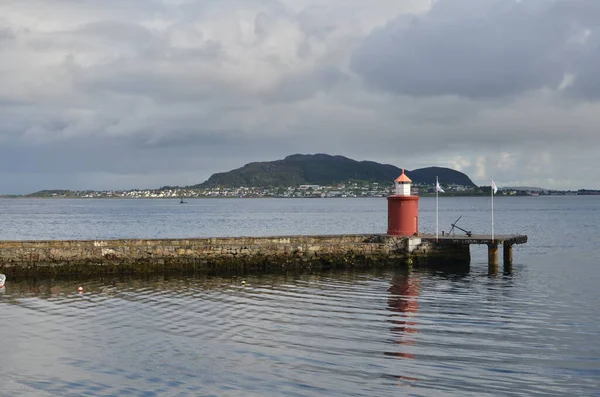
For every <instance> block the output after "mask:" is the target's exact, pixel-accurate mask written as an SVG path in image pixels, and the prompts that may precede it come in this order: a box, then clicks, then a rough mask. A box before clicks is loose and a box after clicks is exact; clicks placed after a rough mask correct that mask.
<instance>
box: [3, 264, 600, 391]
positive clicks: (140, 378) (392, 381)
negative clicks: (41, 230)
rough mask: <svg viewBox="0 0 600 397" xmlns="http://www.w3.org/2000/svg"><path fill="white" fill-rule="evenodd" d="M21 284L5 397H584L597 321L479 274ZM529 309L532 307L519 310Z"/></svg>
mask: <svg viewBox="0 0 600 397" xmlns="http://www.w3.org/2000/svg"><path fill="white" fill-rule="evenodd" d="M246 281H247V282H246V284H245V285H242V283H241V280H240V279H238V278H232V279H225V278H199V279H184V278H170V279H166V278H156V279H149V280H139V279H129V280H97V281H91V282H88V283H86V284H85V286H84V291H85V292H84V293H83V294H79V293H77V285H76V284H74V283H69V282H59V283H53V282H46V283H42V284H35V285H32V284H28V283H26V282H24V283H12V284H9V285H8V286H7V290H6V291H5V292H4V293H3V294H2V295H0V309H1V310H2V319H3V322H4V324H5V325H7V324H9V325H10V326H9V327H6V326H5V327H3V328H1V329H0V338H1V339H2V340H3V341H7V340H8V341H11V343H10V344H7V345H6V347H5V349H4V350H5V351H4V352H3V355H2V357H3V363H4V364H6V365H3V368H9V369H8V370H4V373H5V374H6V375H7V377H8V378H9V379H10V381H9V382H8V383H7V384H4V385H3V389H2V391H1V392H0V395H1V394H2V393H5V394H6V395H11V396H13V395H14V396H17V395H40V396H50V395H64V396H71V395H72V396H75V395H88V396H109V395H134V396H158V395H178V396H196V395H232V396H236V395H240V396H241V395H244V396H249V395H256V396H258V395H260V396H265V395H278V396H279V395H289V396H300V395H302V396H305V395H315V396H316V395H328V396H348V395H352V396H367V395H369V396H372V395H390V394H392V393H409V394H410V395H415V396H422V395H428V396H430V395H447V394H460V395H478V396H481V395H490V396H491V395H494V396H497V395H524V394H525V395H531V394H537V395H586V393H587V394H590V393H591V392H593V391H595V390H597V389H598V387H600V382H599V381H598V379H600V370H598V368H600V365H599V364H600V362H599V361H600V360H599V356H600V354H599V353H600V351H599V350H598V349H599V348H598V346H600V343H598V342H600V340H599V337H598V333H597V328H595V326H597V319H593V318H592V319H590V318H588V317H586V319H587V320H586V321H587V322H582V318H581V317H580V316H578V315H576V314H574V313H573V311H572V310H570V306H569V305H568V304H566V303H565V302H561V301H560V300H555V301H551V300H550V301H547V300H546V299H545V298H546V295H545V293H544V292H541V293H540V294H532V293H531V290H530V289H528V286H527V284H526V283H522V282H519V280H515V278H514V277H506V278H490V277H487V276H483V275H482V274H480V273H478V272H472V273H471V274H461V275H457V274H447V275H442V274H438V273H435V272H425V271H423V272H419V271H414V272H383V273H381V272H379V273H373V274H372V273H352V272H343V273H332V274H322V275H299V276H254V277H249V278H248V279H246ZM525 296H526V297H527V299H524V297H525Z"/></svg>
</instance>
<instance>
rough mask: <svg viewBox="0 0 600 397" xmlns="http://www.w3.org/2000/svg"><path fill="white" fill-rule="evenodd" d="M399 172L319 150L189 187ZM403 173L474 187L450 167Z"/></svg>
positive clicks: (372, 177) (376, 177) (386, 176)
mask: <svg viewBox="0 0 600 397" xmlns="http://www.w3.org/2000/svg"><path fill="white" fill-rule="evenodd" d="M401 172H402V170H401V169H400V168H398V167H396V166H393V165H389V164H380V163H376V162H373V161H356V160H352V159H349V158H347V157H343V156H331V155H328V154H322V153H319V154H313V155H310V154H294V155H291V156H288V157H286V158H284V159H283V160H275V161H267V162H256V163H249V164H246V165H245V166H243V167H241V168H238V169H235V170H232V171H228V172H221V173H217V174H213V175H212V176H211V177H210V178H209V179H208V180H207V181H206V182H204V183H201V184H199V185H194V186H191V187H192V188H194V187H201V188H207V187H237V186H249V187H269V186H297V185H303V184H311V185H332V184H336V183H341V182H348V181H368V182H379V183H391V182H392V181H393V180H394V179H396V177H398V175H400V173H401ZM406 174H407V175H408V176H409V177H410V178H411V179H412V180H413V182H414V183H415V184H419V183H422V184H433V183H435V178H436V176H437V177H438V178H439V180H440V182H441V183H443V184H445V185H447V184H457V185H463V186H472V187H474V186H476V185H475V184H474V183H473V181H471V179H470V178H469V177H468V176H467V175H465V174H463V173H462V172H459V171H455V170H452V169H450V168H443V167H427V168H420V169H416V170H413V171H406Z"/></svg>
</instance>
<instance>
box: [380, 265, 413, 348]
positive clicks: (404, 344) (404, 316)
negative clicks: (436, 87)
mask: <svg viewBox="0 0 600 397" xmlns="http://www.w3.org/2000/svg"><path fill="white" fill-rule="evenodd" d="M419 289H420V280H419V277H418V276H417V275H416V274H413V273H410V272H407V273H404V274H397V275H394V277H393V279H392V285H391V286H390V288H389V289H388V291H389V292H390V297H389V299H388V310H389V311H390V312H392V314H391V315H390V317H391V318H390V320H389V322H390V323H391V324H392V327H391V331H392V335H393V342H394V343H395V344H397V345H399V347H400V349H397V351H395V352H386V353H385V354H386V355H388V356H396V357H401V358H409V359H413V358H415V355H414V353H413V352H412V346H413V345H414V344H415V334H416V333H417V332H419V330H418V324H417V313H418V311H419Z"/></svg>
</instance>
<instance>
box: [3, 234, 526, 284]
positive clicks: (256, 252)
mask: <svg viewBox="0 0 600 397" xmlns="http://www.w3.org/2000/svg"><path fill="white" fill-rule="evenodd" d="M526 241H527V236H495V237H494V240H491V236H489V238H488V237H487V236H471V237H462V236H444V237H440V238H438V239H437V241H436V239H435V236H431V235H422V236H419V235H417V236H410V237H405V236H390V235H386V234H360V235H354V234H352V235H316V236H274V237H220V238H193V239H125V240H68V241H0V273H4V274H6V275H7V276H9V277H19V276H22V277H31V276H50V277H57V276H77V275H102V274H147V273H158V272H181V273H183V272H210V273H231V272H236V273H242V272H250V271H288V270H319V269H330V268H373V267H389V266H427V265H439V266H450V265H468V264H469V262H470V250H469V247H470V245H472V244H487V245H488V247H490V249H492V247H496V248H495V250H496V251H495V252H496V254H495V255H496V262H495V263H496V265H497V247H498V244H503V246H504V248H505V256H504V257H505V259H506V258H507V253H506V249H507V248H506V247H510V248H509V249H510V250H511V252H510V258H511V262H512V245H513V244H523V243H525V242H526ZM492 259H493V258H491V259H490V261H492Z"/></svg>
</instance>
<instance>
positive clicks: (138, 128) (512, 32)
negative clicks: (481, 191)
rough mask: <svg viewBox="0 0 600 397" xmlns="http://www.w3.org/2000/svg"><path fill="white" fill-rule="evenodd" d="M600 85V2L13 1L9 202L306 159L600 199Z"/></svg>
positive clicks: (0, 91)
mask: <svg viewBox="0 0 600 397" xmlns="http://www.w3.org/2000/svg"><path fill="white" fill-rule="evenodd" d="M598 65H600V1H598V0H577V1H574V0H520V1H517V0H402V1H398V0H370V1H364V0H219V1H195V0H194V1H192V0H103V1H96V0H53V1H47V0H2V1H1V2H0V194H22V193H31V192H35V191H38V190H42V189H72V190H84V189H94V190H110V189H133V188H158V187H161V186H164V185H180V186H185V185H192V184H196V183H200V182H203V181H205V180H206V179H207V178H208V177H209V176H210V175H211V174H213V173H215V172H223V171H229V170H231V169H234V168H238V167H241V166H243V165H244V164H246V163H248V162H252V161H270V160H276V159H281V158H284V157H285V156H287V155H290V154H295V153H304V154H309V153H329V154H338V155H344V156H346V157H350V158H353V159H356V160H371V161H377V162H381V163H387V164H393V165H396V166H398V167H403V168H406V169H409V170H410V169H415V168H421V167H428V166H442V167H450V168H453V169H456V170H459V171H462V172H464V173H466V174H467V175H469V176H470V177H471V179H473V181H474V182H475V183H477V184H481V185H485V184H488V185H489V183H490V179H491V178H493V179H494V181H495V182H496V184H497V185H498V186H500V187H501V186H515V185H520V186H540V187H544V188H548V189H580V188H594V189H600V178H599V177H598V175H599V172H598V170H599V169H600V155H599V154H598V153H600V73H597V71H596V70H597V68H598ZM442 182H443V181H442Z"/></svg>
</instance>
